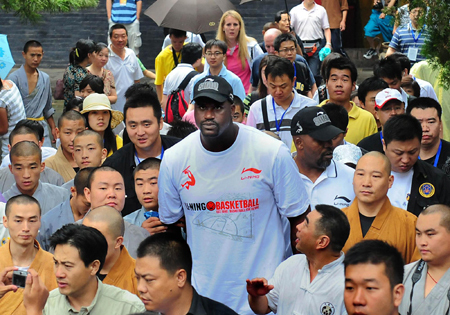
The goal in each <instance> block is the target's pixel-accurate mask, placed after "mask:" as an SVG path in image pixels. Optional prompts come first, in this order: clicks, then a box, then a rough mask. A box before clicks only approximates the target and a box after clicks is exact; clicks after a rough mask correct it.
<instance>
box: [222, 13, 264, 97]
mask: <svg viewBox="0 0 450 315" xmlns="http://www.w3.org/2000/svg"><path fill="white" fill-rule="evenodd" d="M216 38H217V39H220V40H222V41H224V42H225V43H227V46H228V50H227V58H226V59H225V65H226V67H227V69H228V70H230V71H231V72H233V73H234V74H236V75H237V76H238V77H239V78H240V79H241V80H242V83H243V84H244V88H245V91H247V92H248V91H250V88H251V85H250V77H251V74H252V64H253V60H254V59H255V58H257V57H258V56H259V55H262V54H263V51H262V50H261V47H259V45H258V42H257V41H256V40H255V39H254V38H252V37H248V36H247V35H246V34H245V25H244V21H243V20H242V17H241V15H240V14H239V13H238V12H236V11H234V10H230V11H227V12H225V13H224V14H223V15H222V18H221V19H220V23H219V29H218V30H217V36H216Z"/></svg>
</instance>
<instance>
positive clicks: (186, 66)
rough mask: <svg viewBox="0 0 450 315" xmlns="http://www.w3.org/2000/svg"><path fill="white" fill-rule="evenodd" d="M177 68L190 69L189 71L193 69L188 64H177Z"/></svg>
mask: <svg viewBox="0 0 450 315" xmlns="http://www.w3.org/2000/svg"><path fill="white" fill-rule="evenodd" d="M177 68H190V69H194V67H193V66H192V65H191V64H188V63H179V64H178V66H177Z"/></svg>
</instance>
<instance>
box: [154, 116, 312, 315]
mask: <svg viewBox="0 0 450 315" xmlns="http://www.w3.org/2000/svg"><path fill="white" fill-rule="evenodd" d="M238 126H239V132H238V136H237V138H236V140H235V142H234V143H233V145H232V146H231V147H230V148H228V149H227V150H225V151H222V152H210V151H207V150H206V149H205V148H204V147H203V145H202V143H201V140H200V131H196V132H194V133H192V134H190V135H189V136H188V137H187V138H185V139H184V140H182V141H181V142H179V143H177V144H176V145H174V146H173V147H171V148H170V149H168V150H167V151H166V152H165V153H164V159H163V160H162V164H161V168H160V173H159V179H158V185H159V186H160V187H164V189H160V191H159V196H158V197H159V215H160V218H161V221H162V222H164V223H166V224H171V223H174V222H176V221H177V220H178V219H180V218H181V217H182V216H183V215H185V216H186V230H187V242H188V244H189V246H190V248H191V251H192V259H193V268H192V269H193V270H192V285H193V286H194V287H195V288H196V290H197V291H198V293H199V294H200V295H204V296H207V297H209V298H211V299H213V300H216V301H219V302H221V303H224V304H225V305H227V306H229V307H230V308H232V309H233V310H235V311H236V312H237V313H238V314H253V312H251V310H250V307H249V305H248V301H247V291H246V286H245V280H246V279H248V278H249V279H252V278H254V277H265V278H267V279H269V278H270V277H271V276H272V274H273V272H274V271H275V269H276V267H277V266H278V265H279V264H280V263H281V262H282V261H283V260H284V258H285V254H286V250H285V249H286V239H285V236H286V235H285V233H283V221H282V216H284V217H296V216H299V215H301V214H303V213H304V212H305V211H306V209H307V208H308V205H309V200H308V196H307V193H306V190H305V187H304V185H303V182H302V180H301V178H300V175H299V172H298V169H297V166H296V165H295V163H294V161H293V159H292V158H291V157H290V155H289V150H288V149H287V147H286V146H284V145H283V144H282V143H281V142H280V141H278V140H276V139H274V138H272V137H270V136H268V135H266V134H264V133H262V132H260V131H258V130H256V129H254V128H250V127H247V126H244V125H241V124H238Z"/></svg>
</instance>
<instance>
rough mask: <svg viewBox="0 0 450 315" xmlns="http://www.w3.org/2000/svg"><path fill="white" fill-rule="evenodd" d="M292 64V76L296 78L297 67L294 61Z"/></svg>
mask: <svg viewBox="0 0 450 315" xmlns="http://www.w3.org/2000/svg"><path fill="white" fill-rule="evenodd" d="M292 65H293V66H294V77H295V78H297V67H296V66H295V61H294V62H293V63H292ZM295 80H297V79H295Z"/></svg>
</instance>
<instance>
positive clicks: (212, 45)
mask: <svg viewBox="0 0 450 315" xmlns="http://www.w3.org/2000/svg"><path fill="white" fill-rule="evenodd" d="M227 49H228V47H227V44H226V43H225V42H223V41H221V40H217V39H210V40H209V41H207V42H206V44H205V58H206V62H207V63H208V65H209V67H205V71H203V73H201V74H198V75H196V76H195V77H194V78H192V80H191V82H189V85H188V86H187V88H186V90H187V91H191V93H190V95H194V85H195V83H197V82H198V81H200V79H202V78H204V77H206V76H208V75H217V76H219V77H222V78H224V79H225V80H226V81H227V82H228V83H229V84H230V85H231V87H232V88H233V94H234V95H236V96H238V97H239V98H240V99H241V100H243V99H245V96H246V94H245V89H244V85H243V84H242V81H241V79H239V77H238V76H237V75H235V74H234V73H233V72H231V71H228V70H227V67H225V65H224V64H223V63H224V62H225V58H226V53H227ZM186 100H187V99H186Z"/></svg>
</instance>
